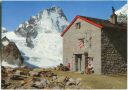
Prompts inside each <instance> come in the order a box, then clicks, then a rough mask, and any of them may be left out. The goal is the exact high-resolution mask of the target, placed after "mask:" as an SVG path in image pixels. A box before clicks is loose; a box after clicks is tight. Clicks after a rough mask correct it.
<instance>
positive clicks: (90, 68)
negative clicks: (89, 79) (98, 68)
mask: <svg viewBox="0 0 128 90" xmlns="http://www.w3.org/2000/svg"><path fill="white" fill-rule="evenodd" d="M92 64H93V58H91V57H90V58H88V65H87V67H86V74H91V73H93V72H94V70H93V65H92Z"/></svg>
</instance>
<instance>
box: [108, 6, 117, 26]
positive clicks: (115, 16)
mask: <svg viewBox="0 0 128 90" xmlns="http://www.w3.org/2000/svg"><path fill="white" fill-rule="evenodd" d="M109 21H110V22H111V23H113V24H117V15H116V14H115V9H114V7H112V15H111V16H110V19H109Z"/></svg>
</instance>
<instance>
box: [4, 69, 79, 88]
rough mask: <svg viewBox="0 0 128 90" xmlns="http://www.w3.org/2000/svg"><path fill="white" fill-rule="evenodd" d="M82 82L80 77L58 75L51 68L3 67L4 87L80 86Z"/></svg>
mask: <svg viewBox="0 0 128 90" xmlns="http://www.w3.org/2000/svg"><path fill="white" fill-rule="evenodd" d="M55 69H56V68H55ZM80 84H81V79H80V78H75V79H74V78H70V77H67V76H63V75H57V74H55V73H54V72H53V71H52V70H50V69H47V70H46V69H39V68H35V69H31V68H26V67H24V68H9V67H2V89H44V88H45V89H50V88H52V89H62V88H80Z"/></svg>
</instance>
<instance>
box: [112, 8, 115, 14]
mask: <svg viewBox="0 0 128 90" xmlns="http://www.w3.org/2000/svg"><path fill="white" fill-rule="evenodd" d="M112 13H113V14H114V13H115V9H114V7H113V6H112Z"/></svg>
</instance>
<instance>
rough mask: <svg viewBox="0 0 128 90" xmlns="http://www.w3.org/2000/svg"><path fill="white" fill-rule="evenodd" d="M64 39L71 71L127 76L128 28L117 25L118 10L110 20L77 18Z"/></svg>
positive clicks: (65, 58) (65, 51) (64, 59)
mask: <svg viewBox="0 0 128 90" xmlns="http://www.w3.org/2000/svg"><path fill="white" fill-rule="evenodd" d="M61 36H62V37H63V64H64V65H70V70H71V71H78V72H84V73H87V74H91V73H95V74H117V73H126V71H127V70H126V68H127V27H126V24H119V23H118V22H117V15H116V14H115V10H113V12H112V15H111V16H110V19H109V20H103V19H98V18H92V17H86V16H76V17H75V18H74V19H73V21H72V22H71V23H70V25H69V26H68V27H67V28H66V29H65V30H64V32H63V33H62V34H61Z"/></svg>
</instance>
